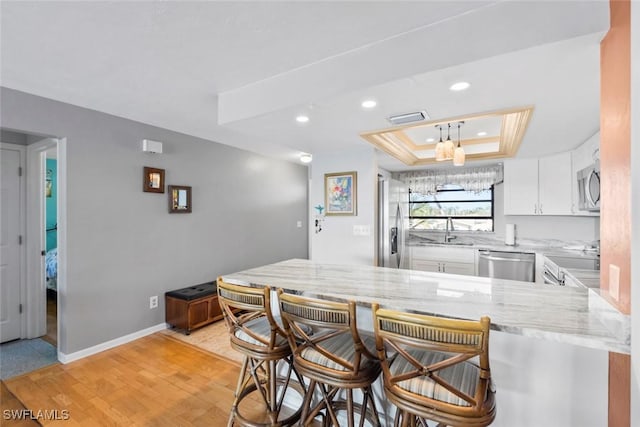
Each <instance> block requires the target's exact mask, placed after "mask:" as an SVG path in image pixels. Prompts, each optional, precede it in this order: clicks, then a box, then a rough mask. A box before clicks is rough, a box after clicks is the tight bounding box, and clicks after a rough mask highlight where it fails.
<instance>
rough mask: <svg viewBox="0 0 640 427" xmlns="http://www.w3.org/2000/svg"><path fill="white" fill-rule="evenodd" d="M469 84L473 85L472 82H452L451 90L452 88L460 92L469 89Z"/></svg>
mask: <svg viewBox="0 0 640 427" xmlns="http://www.w3.org/2000/svg"><path fill="white" fill-rule="evenodd" d="M469 86H471V84H470V83H468V82H457V83H454V84H452V85H451V86H450V87H449V90H452V91H454V92H459V91H461V90H465V89H469Z"/></svg>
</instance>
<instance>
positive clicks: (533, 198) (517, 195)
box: [504, 159, 538, 215]
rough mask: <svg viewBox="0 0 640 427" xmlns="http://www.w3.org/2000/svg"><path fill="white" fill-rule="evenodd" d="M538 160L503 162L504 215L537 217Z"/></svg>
mask: <svg viewBox="0 0 640 427" xmlns="http://www.w3.org/2000/svg"><path fill="white" fill-rule="evenodd" d="M537 213H538V159H513V160H508V161H505V162H504V214H505V215H537Z"/></svg>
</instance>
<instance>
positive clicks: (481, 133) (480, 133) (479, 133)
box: [478, 131, 487, 136]
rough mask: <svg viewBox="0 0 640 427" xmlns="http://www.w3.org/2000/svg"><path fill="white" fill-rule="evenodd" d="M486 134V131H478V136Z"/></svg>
mask: <svg viewBox="0 0 640 427" xmlns="http://www.w3.org/2000/svg"><path fill="white" fill-rule="evenodd" d="M486 135H487V133H486V132H485V131H482V132H478V136H486Z"/></svg>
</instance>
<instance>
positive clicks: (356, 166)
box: [309, 146, 378, 265]
mask: <svg viewBox="0 0 640 427" xmlns="http://www.w3.org/2000/svg"><path fill="white" fill-rule="evenodd" d="M350 171H356V172H358V194H357V197H358V214H357V215H356V216H327V217H325V218H324V222H323V225H322V231H321V232H319V233H315V231H314V224H313V220H314V218H315V214H316V210H315V209H314V206H317V205H322V206H324V205H325V201H324V174H325V173H333V172H350ZM377 183H378V175H377V162H376V160H375V152H374V149H373V148H371V147H366V146H365V147H363V148H358V149H352V150H349V151H343V152H339V153H336V152H332V153H313V164H312V166H311V182H310V191H309V215H310V218H311V220H310V221H309V224H310V225H309V233H310V242H311V247H310V251H309V256H310V259H312V260H313V261H317V262H323V263H337V264H363V265H374V260H375V247H376V246H375V229H376V223H375V212H376V192H377ZM356 225H358V226H367V227H369V231H370V233H369V235H368V236H354V235H353V227H354V226H356Z"/></svg>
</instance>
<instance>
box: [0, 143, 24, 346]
mask: <svg viewBox="0 0 640 427" xmlns="http://www.w3.org/2000/svg"><path fill="white" fill-rule="evenodd" d="M0 148H3V149H7V150H16V151H18V152H19V153H20V162H19V163H20V165H19V167H20V168H22V174H21V176H20V189H19V190H18V193H19V197H20V200H19V201H18V203H19V206H20V215H19V222H20V224H19V227H20V230H19V231H20V233H19V234H20V236H22V245H20V255H19V263H20V266H19V267H18V268H19V271H20V284H19V286H20V291H19V294H20V304H22V307H23V308H24V307H28V306H29V304H26V302H27V299H26V298H25V296H26V294H27V263H26V257H27V242H26V240H27V237H28V236H27V224H26V215H25V213H26V209H27V202H26V199H27V197H26V195H27V186H26V185H25V182H26V181H27V180H26V175H27V173H26V170H27V169H26V158H27V155H26V153H27V147H26V146H24V145H18V144H10V143H8V142H1V141H0ZM26 317H27V316H26V314H25V312H24V311H23V312H22V313H21V315H20V338H25V337H26V336H27V330H26V322H25V319H26Z"/></svg>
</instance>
